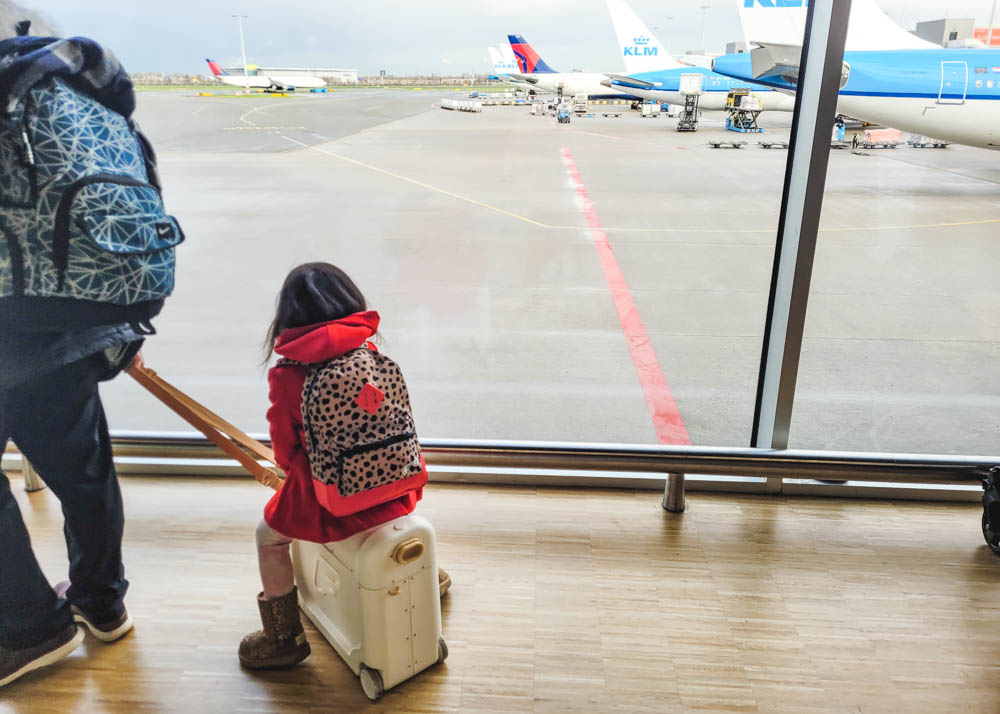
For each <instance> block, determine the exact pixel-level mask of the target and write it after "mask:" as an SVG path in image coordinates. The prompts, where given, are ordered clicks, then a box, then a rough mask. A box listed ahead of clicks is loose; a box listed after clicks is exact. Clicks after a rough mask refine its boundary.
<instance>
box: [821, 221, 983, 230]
mask: <svg viewBox="0 0 1000 714" xmlns="http://www.w3.org/2000/svg"><path fill="white" fill-rule="evenodd" d="M990 223H1000V218H986V219H983V220H981V221H955V222H953V223H918V224H916V225H912V226H865V227H863V228H820V229H819V231H820V233H848V232H851V231H915V230H919V229H924V228H957V227H960V226H985V225H988V224H990Z"/></svg>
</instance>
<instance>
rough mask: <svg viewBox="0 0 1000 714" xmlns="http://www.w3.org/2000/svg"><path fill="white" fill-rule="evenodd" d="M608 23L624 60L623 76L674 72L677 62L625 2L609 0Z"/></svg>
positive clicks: (623, 0) (678, 64)
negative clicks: (609, 14)
mask: <svg viewBox="0 0 1000 714" xmlns="http://www.w3.org/2000/svg"><path fill="white" fill-rule="evenodd" d="M608 11H609V12H610V13H611V22H612V24H613V25H614V26H615V34H616V35H617V36H618V51H619V52H621V54H622V59H624V60H625V73H626V74H637V73H639V72H653V71H656V70H662V69H676V68H678V67H681V66H682V65H681V64H680V63H679V62H677V60H675V59H674V58H673V57H671V56H670V53H669V52H667V50H666V48H665V47H664V46H663V45H662V44H661V43H660V41H659V40H658V39H656V37H655V36H654V35H653V33H652V32H650V31H649V28H648V27H646V24H645V23H644V22H643V21H642V20H640V19H639V16H638V15H636V14H635V12H633V11H632V8H631V7H629V5H628V3H627V2H625V0H608Z"/></svg>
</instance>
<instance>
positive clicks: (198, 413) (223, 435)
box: [125, 364, 284, 490]
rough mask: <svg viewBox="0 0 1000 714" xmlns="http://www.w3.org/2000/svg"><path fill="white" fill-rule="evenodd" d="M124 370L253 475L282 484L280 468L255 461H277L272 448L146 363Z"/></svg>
mask: <svg viewBox="0 0 1000 714" xmlns="http://www.w3.org/2000/svg"><path fill="white" fill-rule="evenodd" d="M125 371H126V372H128V374H129V376H130V377H132V379H134V380H135V381H136V382H138V383H139V384H141V385H142V386H143V387H144V388H145V389H146V390H147V391H149V392H150V394H152V395H153V396H154V397H156V398H157V399H159V400H160V401H161V402H163V403H164V404H166V405H167V406H168V407H170V409H172V410H173V411H174V412H176V413H177V415H178V416H180V417H181V418H182V419H183V420H184V421H186V422H187V423H188V424H190V425H191V426H193V427H194V428H195V429H197V430H198V431H200V432H201V433H202V434H204V435H205V436H206V437H207V438H208V439H209V440H210V441H211V442H212V443H213V444H215V445H216V446H218V447H219V448H220V449H222V450H223V451H224V452H225V453H226V454H228V455H229V456H231V457H232V458H234V459H236V460H237V461H238V462H239V463H240V465H241V466H243V468H245V469H246V470H247V471H249V472H250V474H251V475H252V476H253V477H254V478H255V479H257V480H258V481H260V482H261V483H262V484H264V485H265V486H268V487H270V488H273V489H275V490H277V489H279V488H281V484H282V483H284V477H283V476H282V475H281V473H280V471H277V470H272V469H269V468H265V467H263V466H261V465H260V464H259V463H258V459H260V460H263V461H268V462H270V463H272V464H276V463H277V462H275V460H274V451H272V450H271V449H269V448H267V447H266V446H264V445H263V444H261V443H260V442H259V441H257V440H256V439H251V438H250V437H249V436H247V435H246V434H245V433H244V432H242V431H241V430H240V429H238V428H237V427H235V426H233V425H232V424H230V423H229V422H228V421H226V420H225V419H223V418H222V417H220V416H219V415H218V414H216V413H215V412H213V411H211V410H210V409H208V408H207V407H205V406H204V405H202V404H200V403H198V402H197V401H195V400H194V399H192V398H191V397H189V396H188V395H187V394H185V393H184V392H182V391H181V390H179V389H178V388H177V387H175V386H173V385H172V384H170V383H169V382H167V381H166V380H165V379H163V378H162V377H160V376H159V375H158V374H157V373H156V372H154V371H153V370H151V369H149V368H148V367H137V366H136V365H134V364H133V365H131V366H129V367H128V369H126V370H125ZM241 447H242V448H241ZM244 449H246V451H244ZM247 452H249V453H247ZM255 457H256V458H255Z"/></svg>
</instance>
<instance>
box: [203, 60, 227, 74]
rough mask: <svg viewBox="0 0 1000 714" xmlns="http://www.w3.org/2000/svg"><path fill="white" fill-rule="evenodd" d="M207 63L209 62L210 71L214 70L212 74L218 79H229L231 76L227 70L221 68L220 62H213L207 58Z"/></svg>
mask: <svg viewBox="0 0 1000 714" xmlns="http://www.w3.org/2000/svg"><path fill="white" fill-rule="evenodd" d="M205 61H206V62H208V68H209V69H210V70H212V74H213V75H215V76H216V77H228V76H229V72H227V71H226V70H224V69H222V67H220V66H219V63H218V62H213V61H212V60H210V59H208V58H207V57H206V58H205Z"/></svg>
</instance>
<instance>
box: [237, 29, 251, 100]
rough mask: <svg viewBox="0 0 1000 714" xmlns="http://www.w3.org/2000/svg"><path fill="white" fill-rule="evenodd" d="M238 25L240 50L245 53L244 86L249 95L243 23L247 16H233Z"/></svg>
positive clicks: (248, 74) (248, 71)
mask: <svg viewBox="0 0 1000 714" xmlns="http://www.w3.org/2000/svg"><path fill="white" fill-rule="evenodd" d="M233 17H234V18H235V19H236V24H238V25H239V26H240V49H241V50H242V51H243V84H244V85H245V86H246V90H247V94H250V70H249V69H248V68H247V46H246V43H244V42H243V21H244V20H246V19H247V16H246V15H233Z"/></svg>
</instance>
